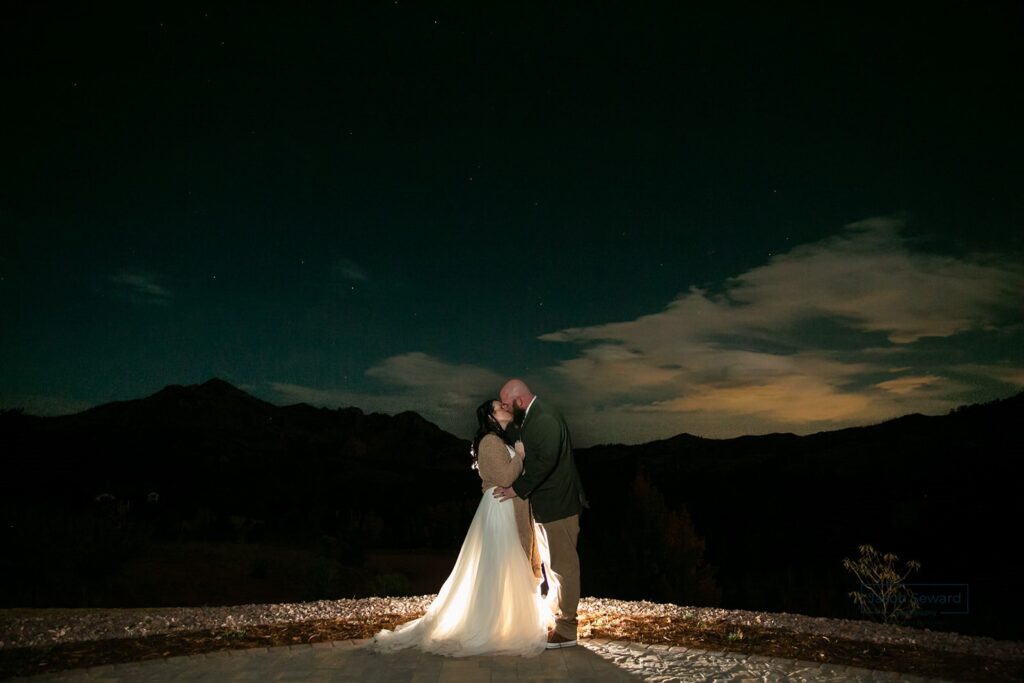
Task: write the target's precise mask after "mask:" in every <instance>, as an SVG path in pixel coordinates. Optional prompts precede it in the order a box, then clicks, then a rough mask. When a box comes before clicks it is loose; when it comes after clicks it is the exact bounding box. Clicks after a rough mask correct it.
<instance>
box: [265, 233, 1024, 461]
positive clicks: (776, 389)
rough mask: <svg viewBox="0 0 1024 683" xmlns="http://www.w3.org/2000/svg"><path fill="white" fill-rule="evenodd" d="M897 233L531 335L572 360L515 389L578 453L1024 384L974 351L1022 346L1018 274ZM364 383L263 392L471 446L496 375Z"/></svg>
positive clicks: (382, 376) (848, 420) (413, 375)
mask: <svg viewBox="0 0 1024 683" xmlns="http://www.w3.org/2000/svg"><path fill="white" fill-rule="evenodd" d="M902 228H903V224H902V222H901V221H899V220H895V219H872V220H867V221H862V222H859V223H855V224H852V225H849V226H847V228H846V229H845V230H844V231H843V232H842V233H840V234H838V235H836V236H834V237H831V238H828V239H825V240H822V241H819V242H816V243H813V244H807V245H803V246H799V247H796V248H795V249H793V250H792V251H790V252H788V253H786V254H781V255H777V256H775V257H773V258H772V259H771V260H770V261H768V262H767V263H766V264H764V265H762V266H759V267H757V268H754V269H752V270H750V271H747V272H746V273H742V274H740V275H738V276H736V277H733V278H730V279H728V280H726V281H725V282H724V283H722V285H721V287H717V288H714V289H712V288H706V289H705V288H697V287H691V288H690V289H689V290H687V291H684V292H683V293H682V294H680V295H679V296H677V297H676V298H675V299H674V300H673V301H671V302H668V303H667V305H666V306H665V307H664V308H663V309H662V310H660V311H656V312H652V313H651V314H649V315H644V316H641V317H639V318H636V319H635V320H626V321H617V322H610V323H607V324H601V325H594V326H590V327H578V328H568V329H562V330H557V331H554V332H551V333H549V334H545V335H542V336H541V337H540V339H542V340H544V341H548V342H551V343H558V344H563V345H565V347H566V349H565V350H567V351H568V352H569V353H568V354H563V355H568V356H569V357H568V358H566V359H565V360H562V361H560V362H558V363H556V364H554V365H553V366H550V367H547V368H541V369H539V370H536V371H535V372H534V373H533V374H532V376H530V377H527V378H526V379H527V380H528V382H529V383H530V385H531V386H532V387H533V388H534V389H535V390H537V391H538V393H539V394H541V395H544V396H546V397H550V398H551V399H552V400H553V401H554V402H555V403H556V404H558V405H560V406H562V407H563V410H564V412H565V414H566V417H567V418H568V419H569V422H570V425H571V427H572V430H573V435H574V440H575V442H576V443H577V444H580V445H585V444H592V443H602V442H626V443H629V442H634V443H635V442H642V441H650V440H652V439H656V438H665V437H670V436H674V435H676V434H679V433H681V432H689V433H693V434H698V435H701V436H708V437H735V436H740V435H744V434H758V433H768V432H779V431H787V432H796V433H801V434H806V433H811V432H815V431H822V430H828V429H836V428H840V427H846V426H853V425H861V424H871V423H875V422H880V421H883V420H886V419H889V418H892V417H897V416H899V415H904V414H907V413H912V412H920V413H928V414H937V413H943V412H946V411H948V410H950V409H951V408H954V407H956V406H958V405H961V404H963V403H965V402H971V401H974V400H978V389H979V387H988V388H989V389H990V390H991V391H992V392H993V394H992V395H993V397H994V396H996V395H1000V393H999V392H1000V391H1003V389H1005V387H1006V386H1007V385H1010V386H1014V387H1020V386H1024V363H1022V362H1021V361H1020V358H1019V354H1017V356H1018V357H1017V358H1016V360H1015V359H1014V358H1005V357H1003V358H993V357H988V358H985V359H982V358H981V353H980V352H979V351H978V350H977V349H979V348H980V346H981V345H980V344H978V340H979V339H982V340H984V339H993V338H998V340H999V343H998V344H995V345H994V346H992V348H1000V349H1013V348H1019V347H1020V344H1019V341H1020V340H1021V338H1022V337H1024V325H1022V320H1021V309H1020V292H1021V291H1024V268H1022V267H1021V265H1020V264H1019V263H1015V262H1012V261H1009V260H1007V259H1005V258H1004V259H1000V258H997V257H995V256H992V255H984V254H971V255H967V256H963V257H959V258H957V257H953V256H948V255H941V254H935V253H927V252H923V251H921V250H919V249H915V246H914V244H913V243H912V242H910V241H909V240H907V239H906V238H904V237H903V236H902ZM965 340H966V341H965ZM1015 341H1017V342H1018V343H1014V342H1015ZM989 355H991V353H990V354H989ZM366 376H367V379H368V380H369V381H370V382H371V383H376V384H377V385H378V390H377V391H361V392H358V393H356V392H349V391H344V390H337V391H330V390H321V389H314V388H311V387H303V386H299V385H293V384H283V383H277V384H274V385H272V387H273V388H274V391H276V392H277V394H278V395H279V396H283V397H290V398H291V399H293V400H302V401H305V402H308V403H312V404H315V405H330V406H335V405H357V406H360V407H362V408H364V409H367V410H379V411H383V412H392V413H394V412H400V411H402V410H409V409H412V410H416V411H417V412H420V413H421V414H422V415H424V417H426V418H427V419H430V420H432V421H433V422H435V423H437V424H438V425H440V426H441V427H443V428H444V429H447V430H449V431H452V432H453V433H456V434H460V435H463V436H469V435H470V434H472V432H473V429H474V427H475V425H474V424H473V409H474V408H475V407H476V405H477V404H478V402H479V401H480V400H482V399H484V398H485V397H487V396H493V395H494V394H495V393H496V392H497V390H498V388H499V387H500V385H501V383H502V382H503V381H504V379H505V378H504V377H502V376H500V375H498V374H497V373H496V372H494V371H492V370H490V369H488V368H485V367H480V366H476V365H468V364H457V363H451V362H448V361H445V360H443V359H440V358H437V357H435V356H431V355H428V354H425V353H420V352H414V353H406V354H402V355H398V356H393V357H390V358H386V359H384V360H383V361H381V362H380V363H378V364H377V365H375V366H373V367H372V368H370V369H369V370H367V372H366Z"/></svg>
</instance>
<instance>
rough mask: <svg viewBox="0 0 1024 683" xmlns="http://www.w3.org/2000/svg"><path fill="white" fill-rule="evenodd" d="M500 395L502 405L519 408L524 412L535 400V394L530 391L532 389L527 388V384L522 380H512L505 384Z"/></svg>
mask: <svg viewBox="0 0 1024 683" xmlns="http://www.w3.org/2000/svg"><path fill="white" fill-rule="evenodd" d="M498 395H499V396H500V397H501V402H502V403H504V404H506V405H508V406H513V407H519V408H522V409H523V410H525V409H526V407H527V406H529V405H530V401H532V400H533V392H531V391H530V387H528V386H526V382H524V381H523V380H521V379H510V380H509V381H507V382H505V386H503V387H502V388H501V393H500V394H498Z"/></svg>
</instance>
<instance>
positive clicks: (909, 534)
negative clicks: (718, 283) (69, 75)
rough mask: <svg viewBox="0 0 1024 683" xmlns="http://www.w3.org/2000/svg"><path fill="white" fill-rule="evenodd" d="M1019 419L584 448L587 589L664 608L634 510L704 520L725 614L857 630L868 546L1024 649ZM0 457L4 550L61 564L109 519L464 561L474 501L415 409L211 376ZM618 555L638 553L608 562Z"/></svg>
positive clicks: (439, 439) (982, 410)
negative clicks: (782, 616)
mask: <svg viewBox="0 0 1024 683" xmlns="http://www.w3.org/2000/svg"><path fill="white" fill-rule="evenodd" d="M1020 424H1024V393H1022V394H1018V395H1016V396H1013V397H1010V398H1007V399H1003V400H998V401H993V402H990V403H986V404H980V405H972V406H965V407H963V408H959V409H957V410H954V411H952V412H951V413H949V414H947V415H941V416H923V415H907V416H904V417H900V418H897V419H894V420H890V421H887V422H884V423H882V424H877V425H870V426H865V427H855V428H848V429H842V430H836V431H830V432H821V433H818V434H812V435H807V436H796V435H793V434H768V435H763V436H744V437H739V438H734V439H705V438H701V437H697V436H693V435H689V434H680V435H678V436H675V437H672V438H669V439H664V440H659V441H654V442H650V443H645V444H638V445H601V446H593V447H589V448H582V449H578V451H577V458H576V459H577V463H578V465H579V468H580V471H581V476H582V478H583V481H584V485H585V487H586V489H587V493H588V497H589V498H590V501H591V509H590V510H587V511H586V512H585V513H584V515H583V520H582V531H581V535H580V553H581V559H582V562H583V566H584V577H583V582H584V586H583V588H584V592H585V593H588V594H595V595H604V596H608V597H628V598H635V597H647V598H651V599H657V598H659V595H656V594H654V593H653V592H652V591H655V590H656V589H655V588H654V587H652V585H650V584H646V585H640V584H637V582H636V581H634V580H633V578H632V577H631V576H628V575H624V574H623V570H622V569H621V568H622V567H625V566H633V567H635V566H639V565H636V562H641V561H642V562H644V563H647V564H659V563H660V562H662V560H663V559H664V558H662V557H661V556H660V555H659V548H646V549H643V548H638V547H637V545H636V543H637V539H638V538H639V537H640V534H639V530H638V528H637V525H638V524H640V523H641V522H640V521H638V518H635V517H633V516H632V515H634V514H641V513H642V514H644V515H646V517H644V519H647V520H651V519H654V520H657V519H660V518H664V517H665V515H674V514H677V513H678V514H684V515H685V519H692V524H693V530H694V533H696V534H697V537H699V538H697V540H693V541H690V542H691V543H692V544H695V545H694V546H693V547H694V548H697V549H699V551H700V553H701V557H703V559H702V560H695V561H699V562H703V561H706V562H707V563H708V565H709V567H711V568H713V570H714V572H715V576H716V577H717V579H716V580H717V581H718V584H719V585H720V586H721V604H722V606H725V607H736V608H746V609H766V610H775V611H793V612H802V613H807V614H821V615H828V616H835V615H844V614H845V615H850V616H856V615H855V614H850V610H851V606H850V600H849V598H848V596H847V593H848V591H850V590H853V589H854V588H855V587H856V586H855V585H854V584H852V583H851V577H850V576H849V575H847V574H846V573H845V572H844V570H843V569H842V567H841V560H842V558H843V557H854V556H855V555H856V553H857V547H858V546H859V545H861V544H863V543H870V544H873V545H875V547H877V548H879V549H880V550H882V551H883V552H886V551H892V552H896V553H897V554H898V555H899V556H900V557H901V558H902V559H916V560H919V561H921V563H922V565H923V568H922V571H921V573H920V575H919V576H916V577H914V578H915V579H917V580H918V581H921V582H926V583H928V582H931V583H957V584H968V585H969V587H970V591H971V600H972V603H971V610H970V613H969V614H968V615H965V616H955V617H951V616H940V617H938V618H936V619H934V620H933V621H931V622H928V623H927V624H925V625H928V626H931V627H935V628H952V629H955V630H961V631H965V632H971V631H973V632H977V633H983V634H988V635H1001V636H1003V637H1020V634H1021V627H1020V626H1019V625H1018V622H1019V620H1017V619H1016V615H1017V614H1019V613H1020V608H1021V607H1024V605H1022V600H1021V598H1022V591H1021V588H1020V587H1019V584H1018V582H1017V577H1016V573H1015V570H1014V568H1013V567H1012V566H1011V565H1010V564H1009V563H1008V562H1007V561H1006V559H1005V550H1004V548H1005V547H1006V546H1007V544H1008V543H1012V542H1013V541H1012V538H1015V534H1014V533H1012V529H1013V527H1015V525H1016V524H1017V523H1018V522H1019V520H1020V519H1021V518H1022V512H1024V507H1022V503H1021V501H1022V497H1021V496H1020V495H1019V493H1018V491H1017V487H1018V482H1019V479H1018V477H1017V475H1016V470H1017V469H1018V468H1017V464H1018V460H1019V458H1020V453H1021V451H1022V449H1021V443H1020V442H1021V432H1020V429H1019V427H1018V425H1020ZM0 449H2V453H3V455H2V458H3V466H4V468H5V476H4V477H2V478H0V496H2V501H0V512H2V514H3V519H2V520H0V521H3V522H4V524H3V531H2V533H3V534H4V536H3V537H2V538H0V542H3V543H4V547H5V548H22V551H20V552H21V554H22V555H24V556H38V557H46V558H50V559H48V560H47V562H48V563H50V564H53V563H59V561H61V560H60V558H61V557H62V554H66V553H72V551H70V550H66V546H69V545H75V544H77V543H80V542H79V541H76V540H75V539H76V538H80V537H83V535H84V536H85V537H90V536H89V534H92V533H98V532H95V529H97V528H100V527H102V528H103V529H107V531H104V532H103V533H105V534H107V536H104V537H103V538H107V537H116V538H121V537H122V536H118V535H117V534H122V531H119V529H121V528H122V527H120V526H116V524H121V525H122V526H124V525H125V524H127V525H128V527H131V524H136V525H137V527H135V528H136V529H144V530H145V534H144V535H145V537H146V538H149V539H151V541H152V542H161V543H162V542H169V541H181V540H188V539H198V540H202V541H203V542H207V543H231V542H235V543H237V542H239V541H240V540H245V541H247V542H251V541H253V540H254V539H257V540H260V539H262V541H266V542H273V543H277V544H285V545H296V544H298V545H304V547H314V546H316V545H317V544H322V542H323V541H322V539H325V538H326V539H333V540H331V543H332V544H333V545H332V546H331V547H332V548H333V550H331V553H333V555H332V556H333V557H337V558H338V559H339V560H340V561H346V562H348V561H351V562H357V561H358V558H359V557H360V553H361V552H362V550H361V549H363V548H373V547H391V548H423V547H434V548H447V549H457V548H458V545H459V543H460V542H461V539H462V536H463V534H464V533H465V529H466V527H467V525H468V522H469V519H470V518H471V517H472V514H473V511H474V510H475V506H476V504H477V503H478V501H479V498H480V481H479V478H478V477H477V476H476V473H475V472H474V471H473V470H472V469H470V466H469V465H470V461H469V443H468V442H467V441H465V440H463V439H459V438H457V437H455V436H453V435H452V434H449V433H447V432H445V431H444V430H442V429H440V428H438V427H437V426H436V425H434V424H432V423H430V422H429V421H427V420H425V419H423V417H421V416H420V415H418V414H416V413H414V412H405V413H400V414H398V415H383V414H375V413H371V414H367V413H364V412H363V411H362V410H360V409H359V408H356V407H348V408H338V409H333V410H332V409H327V408H315V407H313V406H310V405H307V404H301V403H300V404H296V405H289V406H275V405H273V404H270V403H267V402H265V401H262V400H260V399H258V398H255V397H253V396H251V395H249V394H247V393H246V392H245V391H242V390H241V389H239V388H237V387H234V386H232V385H231V384H229V383H227V382H225V381H223V380H220V379H212V380H210V381H208V382H204V383H203V384H198V385H193V386H178V385H172V386H168V387H165V388H164V389H162V390H160V391H158V392H157V393H155V394H153V395H151V396H148V397H145V398H142V399H137V400H131V401H119V402H115V403H109V404H106V405H102V406H96V407H94V408H91V409H89V410H86V411H83V412H81V413H78V414H75V415H68V416H62V417H45V418H44V417H35V416H30V415H22V414H17V413H12V412H7V413H3V414H0ZM528 458H529V455H527V463H528V462H529V461H528ZM640 481H642V482H646V483H645V484H643V485H642V486H637V485H636V484H635V482H640ZM638 491H642V492H643V493H640V494H638V493H637V492H638ZM154 494H155V496H156V497H155V498H154ZM638 495H641V496H646V497H649V498H650V500H637V496H638ZM655 498H657V500H661V499H663V500H664V504H663V505H664V509H662V508H661V507H658V506H659V505H662V503H656V501H654V499H655ZM100 499H102V500H116V501H118V502H119V505H121V507H120V508H118V510H120V511H121V512H119V513H118V514H119V515H120V516H117V515H115V516H113V517H111V516H110V514H107V513H104V514H107V516H106V517H103V516H102V515H98V512H97V500H100ZM152 500H158V501H159V503H156V504H149V503H147V501H152ZM652 501H654V502H652ZM129 505H131V506H134V507H131V508H130V509H131V512H125V510H127V509H128V506H129ZM651 505H653V506H654V507H650V506H651ZM644 506H648V508H645V507H644ZM645 509H646V512H644V510H645ZM628 511H631V512H628ZM638 511H639V512H638ZM111 514H112V513H111ZM115 519H116V520H120V521H117V522H116V524H115V527H113V528H115V531H110V530H109V528H108V527H109V525H111V524H114V522H111V521H110V520H115ZM666 519H667V518H666ZM82 520H91V521H89V523H88V524H89V525H91V526H87V527H83V526H82V525H83V524H84V523H85V522H83V521H82ZM104 520H106V521H104ZM126 520H127V521H126ZM132 520H134V521H132ZM645 523H646V522H645ZM103 524H106V525H108V526H107V527H103V526H102V525H103ZM659 524H660V522H659ZM1007 524H1008V525H1009V528H1010V531H1009V532H1008V531H1007V530H1006V529H1007V526H1006V525H1007ZM97 525H100V527H98V526H97ZM663 526H664V525H663ZM128 527H125V528H128ZM664 528H665V529H669V530H670V531H666V532H665V533H666V534H668V535H667V536H663V537H659V540H657V541H656V544H664V545H666V546H672V545H673V544H675V543H677V540H678V539H676V538H675V537H673V536H672V534H673V533H676V532H672V531H671V529H673V528H676V527H673V526H672V525H671V524H668V525H667V526H664ZM115 532H116V533H115ZM138 533H142V532H141V531H140V532H138ZM62 534H63V535H62ZM122 535H123V534H122ZM649 536H650V535H649V534H648V535H647V536H644V538H648V537H649ZM90 538H91V537H90ZM47 544H50V545H52V546H60V547H59V548H49V549H48V547H47ZM76 547H77V546H76ZM118 547H121V546H118ZM133 547H134V546H133ZM74 552H85V551H81V550H78V551H74ZM104 552H108V551H104ZM111 552H112V551H111ZM118 552H123V553H129V551H128V550H121V551H118ZM131 552H136V553H138V552H143V551H142V550H134V551H131ZM687 552H689V551H687ZM623 553H633V554H636V555H635V557H633V559H632V560H630V561H629V562H627V561H626V560H625V559H617V558H622V557H623ZM13 554H17V553H13ZM129 554H130V553H129ZM125 556H126V557H127V556H128V555H125ZM631 557H632V555H631ZM636 558H647V559H642V560H641V559H636ZM677 559H678V558H677ZM110 561H113V560H110ZM41 562H42V560H39V561H38V562H37V563H36V564H32V561H30V560H25V561H24V563H21V564H15V565H11V566H8V567H7V568H6V569H4V570H3V572H4V576H0V579H2V581H0V583H6V585H7V588H6V589H4V590H6V591H7V592H6V593H0V599H2V600H4V601H5V602H7V603H8V604H12V603H13V602H16V601H17V600H18V599H20V598H17V595H19V594H21V593H25V591H30V590H35V591H36V594H37V595H38V596H41V597H38V600H37V602H39V601H42V600H44V598H45V597H46V595H47V593H46V591H47V590H49V589H47V588H46V587H45V586H44V585H43V584H41V583H38V581H37V582H36V583H35V584H34V583H33V581H35V580H36V579H35V578H33V573H34V572H35V573H38V572H39V567H41V566H42V565H41V564H40V563H41ZM630 562H632V563H633V564H630ZM78 564H79V565H81V564H82V563H81V562H79V563H78ZM2 566H3V565H2V563H0V568H2ZM665 566H669V565H665ZM673 566H675V565H673ZM54 571H56V570H54ZM68 571H69V572H73V571H74V568H71V569H68ZM705 574H706V572H705ZM75 576H76V577H77V574H76V575H75ZM662 579H663V581H662V583H663V584H664V585H665V586H669V585H670V584H671V583H672V582H673V581H675V582H677V583H678V582H685V581H687V578H686V577H685V576H677V577H672V576H668V577H662ZM41 580H42V579H40V581H41ZM74 580H75V581H77V580H78V579H77V578H75V579H74ZM97 580H98V579H97ZM19 582H21V583H19ZM37 584H38V585H37ZM47 585H48V584H47ZM18 586H21V588H17V587H18ZM33 586H35V588H33ZM18 591H21V593H18ZM669 595H675V593H669ZM660 597H661V598H662V599H667V598H664V596H660ZM71 599H73V598H68V600H71Z"/></svg>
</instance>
